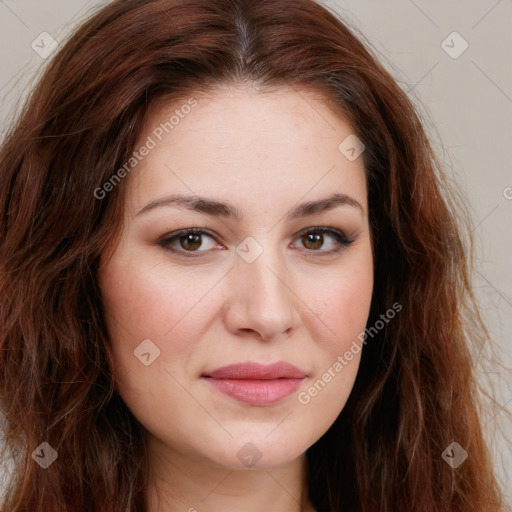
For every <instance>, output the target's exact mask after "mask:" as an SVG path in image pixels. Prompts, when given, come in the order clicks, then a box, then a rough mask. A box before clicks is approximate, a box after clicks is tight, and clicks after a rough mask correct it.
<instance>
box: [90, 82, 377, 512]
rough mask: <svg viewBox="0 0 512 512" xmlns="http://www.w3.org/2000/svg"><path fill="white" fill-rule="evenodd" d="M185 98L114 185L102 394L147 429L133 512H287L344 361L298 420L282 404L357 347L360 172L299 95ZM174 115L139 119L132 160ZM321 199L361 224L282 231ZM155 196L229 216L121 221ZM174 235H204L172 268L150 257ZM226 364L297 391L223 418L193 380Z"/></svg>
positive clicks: (347, 380)
mask: <svg viewBox="0 0 512 512" xmlns="http://www.w3.org/2000/svg"><path fill="white" fill-rule="evenodd" d="M194 98H196V100H197V102H198V104H197V106H196V107H195V108H193V109H192V110H191V112H190V113H189V114H188V115H186V116H184V118H183V119H180V122H179V124H177V125H176V126H175V127H174V129H173V130H172V131H170V132H169V134H167V135H166V136H165V137H164V138H163V140H162V141H161V142H158V144H157V145H156V147H154V148H153V149H152V150H151V151H150V152H149V154H148V155H147V156H145V157H144V158H143V160H142V161H141V162H140V163H139V164H138V166H137V167H136V168H135V169H134V170H132V172H131V174H130V175H129V176H128V177H127V178H125V179H126V180H127V181H126V182H125V183H123V186H127V187H128V190H127V199H126V204H125V218H124V227H123V231H122V234H121V237H120V239H119V242H118V245H117V246H116V247H115V250H114V252H113V255H112V257H111V258H109V259H108V260H105V261H104V262H103V266H102V269H101V271H100V275H99V280H100V286H101V289H102V295H103V302H104V306H105V318H106V322H107V327H108V331H109V334H110V338H111V347H112V354H113V359H114V364H115V368H114V372H115V375H116V378H117V380H118V384H117V389H118V391H119V393H120V395H121V396H122V398H123V400H124V401H125V402H126V404H127V406H128V407H129V409H130V410H131V411H132V413H133V414H134V416H135V417H136V418H137V419H138V420H139V421H140V423H141V424H142V425H143V426H144V427H145V428H146V429H147V431H148V446H149V462H150V468H151V471H150V484H149V487H148V510H149V511H150V512H171V511H190V512H193V511H194V510H197V511H200V512H220V511H225V510H244V511H247V512H256V511H258V512H261V511H268V510H272V511H273V512H281V511H282V512H297V511H300V510H301V507H300V498H301V493H302V492H303V490H304V481H305V480H304V479H305V477H306V473H305V469H306V466H305V451H306V450H307V449H308V448H309V447H310V446H311V445H312V444H314V443H315V442H316V441H317V440H318V439H319V438H320V437H321V436H322V435H323V434H324V433H325V432H326V431H327V429H328V428H329V427H330V426H331V425H332V423H333V422H334V420H335V419H336V417H337V416H338V415H339V413H340V411H341V410H342V409H343V407H344V405H345V403H346V401H347V398H348V396H349V394H350V391H351V389H352V387H353V384H354V380H355V377H356V374H357V371H358V366H359V360H360V353H359V354H356V355H354V357H353V359H352V360H351V361H350V362H348V364H347V365H346V366H344V368H343V370H342V371H340V372H338V373H337V374H336V376H335V377H334V378H331V379H330V382H329V383H327V384H326V385H325V387H323V389H322V390H321V391H320V392H318V393H317V394H316V396H313V397H311V399H310V401H309V402H308V403H307V404H304V403H301V402H300V401H299V400H298V396H299V393H301V392H302V393H303V395H302V396H304V392H307V390H308V389H309V388H310V387H311V386H312V385H313V384H314V383H315V382H317V381H318V380H319V379H321V378H322V374H324V372H326V371H327V369H328V368H329V367H332V366H333V364H334V363H335V362H336V360H337V358H338V356H340V355H341V356H342V355H343V354H344V353H345V352H346V351H347V350H348V349H349V348H350V346H351V345H352V344H353V342H354V340H356V341H357V336H358V334H360V333H361V332H362V331H364V329H365V326H366V321H367V319H368V314H369V308H370V301H371V295H372V289H373V259H372V248H371V233H370V229H369V224H368V214H367V212H368V205H367V198H366V196H367V190H366V180H365V170H364V164H363V159H362V157H359V158H357V159H355V160H354V161H350V160H349V159H347V158H346V157H345V156H344V155H343V154H342V153H341V152H340V150H339V149H338V146H339V144H340V143H341V141H343V140H344V139H345V138H346V137H347V136H348V135H350V134H351V133H353V130H352V129H351V127H350V126H349V125H348V124H347V123H346V122H345V121H344V120H343V119H342V118H340V117H339V116H337V115H335V114H333V113H332V112H331V111H330V110H329V109H327V107H325V106H324V105H323V104H322V103H321V102H320V100H319V99H318V96H315V94H313V93H312V92H311V91H306V90H300V91H298V90H295V89H287V88H282V89H279V90H277V91H274V92H272V93H268V92H267V93H263V92H258V91H257V90H256V89H254V88H252V87H251V86H248V85H243V86H236V87H235V86H229V87H228V86H223V87H218V88H217V89H215V91H214V92H213V93H211V94H209V95H208V96H205V95H196V96H194ZM184 103H185V102H183V103H181V104H173V105H165V107H160V108H158V109H155V110H154V111H152V112H150V113H149V116H148V120H147V123H146V126H145V127H144V130H143V131H142V133H141V136H140V144H139V146H140V145H142V144H143V143H144V142H145V141H146V140H147V137H148V136H151V133H152V130H154V129H155V127H157V126H158V125H159V124H160V123H161V122H162V121H163V120H166V119H168V118H169V117H170V115H172V113H173V111H174V110H175V109H176V108H179V107H180V105H183V104H184ZM139 146H137V147H139ZM335 192H336V193H340V194H346V195H348V196H350V197H351V198H352V199H353V200H354V201H357V202H358V203H359V204H360V206H361V208H358V207H355V206H351V205H349V204H344V205H337V206H336V207H334V208H332V209H330V210H327V211H322V212H317V213H314V214H312V215H308V216H306V217H302V218H296V219H293V220H288V219H287V218H285V215H286V214H287V213H288V212H289V211H290V210H291V209H292V208H294V207H296V206H297V204H299V203H304V202H307V201H315V200H318V199H322V198H326V197H328V196H330V195H331V194H333V193H335ZM170 194H184V195H197V196H205V197H208V198H209V199H215V200H217V201H222V202H226V203H228V204H229V205H232V206H234V207H236V208H237V209H239V210H240V212H241V215H242V218H241V220H234V219H231V218H227V217H221V216H211V215H207V214H205V213H202V212H197V211H190V210H188V209H186V208H184V207H182V206H176V205H171V206H169V205H167V206H164V205H162V206H158V207H154V208H152V209H149V210H147V211H146V212H144V213H141V214H139V215H138V214H137V213H138V212H139V211H140V210H141V209H142V208H144V207H145V206H146V205H148V204H149V203H151V202H152V201H155V200H158V199H160V198H163V197H165V196H168V195H170ZM315 226H331V227H333V228H335V229H337V230H340V231H342V232H343V233H344V234H345V236H346V237H347V238H348V239H349V240H351V241H352V243H351V244H350V245H348V246H343V245H340V244H339V243H338V242H337V241H336V239H335V238H334V237H333V236H332V235H329V234H324V235H323V237H322V234H321V233H320V235H319V236H318V232H315V230H314V229H312V230H311V231H312V234H313V240H311V239H308V238H307V237H306V236H303V234H302V231H304V230H305V229H307V228H314V227H315ZM189 227H196V228H203V229H206V230H208V231H209V232H211V234H212V237H209V236H208V235H201V236H200V237H198V238H196V239H193V240H192V242H190V240H188V244H187V238H186V237H182V238H181V241H180V239H175V240H174V241H173V242H172V245H171V247H174V248H175V249H176V250H178V251H179V250H180V249H181V253H185V254H183V255H182V254H177V253H173V252H171V251H170V250H169V248H168V247H169V246H168V247H167V248H166V247H162V246H161V245H159V244H158V241H159V240H161V239H162V238H164V236H165V235H168V234H172V233H174V232H176V231H178V230H181V229H185V228H189ZM315 233H316V235H317V238H314V235H315ZM247 237H253V238H254V239H255V240H256V241H257V243H258V244H260V246H261V248H262V250H263V252H262V253H261V254H259V255H258V257H257V258H256V259H255V260H254V261H252V262H250V263H248V262H247V261H246V260H245V259H244V258H242V257H241V256H240V254H241V253H238V252H237V251H236V249H237V247H244V245H243V242H244V240H245V239H246V238H247ZM251 247H252V248H251V249H250V251H255V250H257V249H255V247H256V248H257V247H258V246H257V245H256V246H251ZM336 248H340V250H339V251H338V252H332V249H336ZM187 250H188V251H189V253H190V252H193V251H194V250H195V251H196V252H194V254H195V255H198V256H196V257H187V256H186V251H187ZM251 254H253V255H254V254H256V253H255V252H252V253H251ZM145 339H150V340H151V342H152V343H153V344H154V346H156V347H158V349H159V350H160V355H159V356H158V357H157V358H156V359H154V361H153V362H152V363H151V364H149V365H147V366H146V365H144V364H142V363H141V361H140V360H139V359H138V358H137V357H135V356H134V351H135V350H136V349H137V347H138V346H139V345H140V344H141V342H142V341H143V340H145ZM358 344H359V345H360V343H359V342H358ZM150 357H151V358H152V357H153V356H150ZM146 358H147V357H146ZM243 361H257V362H261V363H272V362H276V361H287V362H290V363H292V364H294V365H295V366H297V367H299V368H300V369H302V370H304V371H305V372H306V374H307V377H306V378H305V379H304V380H303V381H302V383H301V384H300V387H299V388H298V390H297V391H296V392H294V393H293V394H292V395H290V396H288V397H286V398H285V399H283V400H281V401H280V402H278V403H276V404H273V405H265V406H259V405H250V404H247V403H242V402H239V401H237V400H235V399H233V398H231V397H229V396H226V395H224V394H221V393H220V392H219V391H217V390H216V389H215V388H213V387H212V386H210V385H209V384H208V383H207V382H205V379H202V378H201V375H202V374H203V373H204V372H207V371H211V370H213V369H215V368H218V367H221V366H224V365H227V364H230V363H237V362H243ZM249 442H250V443H252V444H253V445H254V446H255V447H257V450H258V453H259V454H260V455H261V458H260V459H259V461H258V462H257V463H256V464H255V465H253V466H251V467H248V466H247V464H244V463H243V461H242V460H241V458H239V457H238V456H237V454H238V453H239V451H240V450H243V449H244V447H245V445H246V443H249ZM245 449H247V448H245ZM242 453H243V452H242ZM307 503H308V505H307V507H306V510H314V509H313V508H312V506H311V503H310V502H307Z"/></svg>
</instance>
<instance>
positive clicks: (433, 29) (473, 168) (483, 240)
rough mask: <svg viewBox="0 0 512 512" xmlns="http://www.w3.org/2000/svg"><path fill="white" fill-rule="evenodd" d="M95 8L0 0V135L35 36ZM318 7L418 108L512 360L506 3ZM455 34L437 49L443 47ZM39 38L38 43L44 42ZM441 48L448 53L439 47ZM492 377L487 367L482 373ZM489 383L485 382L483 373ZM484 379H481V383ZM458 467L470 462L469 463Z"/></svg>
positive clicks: (502, 396)
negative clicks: (468, 230)
mask: <svg viewBox="0 0 512 512" xmlns="http://www.w3.org/2000/svg"><path fill="white" fill-rule="evenodd" d="M105 3H107V2H105V1H99V0H90V1H86V0H0V58H1V64H2V66H1V68H0V136H1V134H2V133H3V132H4V129H5V126H6V123H8V122H9V119H10V118H11V116H12V113H13V109H14V108H15V105H16V102H17V101H18V100H19V98H21V97H22V95H23V94H25V93H26V91H27V87H28V86H29V84H30V83H31V80H33V77H34V74H35V73H36V72H37V70H38V69H40V67H41V66H42V65H44V62H45V60H44V59H42V58H41V57H40V56H39V55H38V54H37V53H36V52H35V51H34V50H33V49H32V47H31V43H32V42H33V41H34V40H36V41H39V40H40V39H38V37H39V36H40V34H41V33H42V32H48V33H49V34H50V35H51V36H52V37H53V38H55V39H56V40H57V41H58V42H62V41H63V40H64V38H65V36H66V34H68V33H69V31H70V30H71V29H72V28H73V27H74V26H75V25H76V23H77V22H79V21H80V20H82V19H83V18H84V17H85V16H87V14H89V13H90V12H92V11H93V10H94V9H95V8H96V7H98V6H101V5H103V4H105ZM323 3H324V4H325V5H328V6H330V7H331V8H332V9H334V10H335V11H337V12H338V13H340V14H341V15H342V17H343V18H344V19H345V20H346V21H348V22H349V23H351V24H353V25H355V26H356V27H358V28H359V29H360V30H361V31H362V32H363V33H364V34H365V35H366V37H367V38H368V40H369V41H370V42H371V44H373V46H374V47H375V48H376V50H377V52H378V53H379V55H380V58H381V60H383V61H384V63H385V64H386V66H387V67H388V68H389V69H390V70H391V71H392V73H393V75H394V76H395V77H396V78H397V80H399V83H400V85H401V86H402V88H403V89H404V90H405V91H407V92H408V94H409V96H410V97H411V98H412V99H413V100H414V101H415V103H416V104H417V105H418V106H419V108H420V111H421V113H422V115H423V117H424V120H425V122H426V125H427V128H428V130H429V132H430V134H431V137H432V138H433V141H434V144H435V146H436V148H438V152H439V155H440V157H441V161H442V162H444V164H445V165H446V168H447V170H448V172H449V174H450V176H451V177H452V178H453V180H454V181H455V183H456V184H457V186H458V187H459V188H460V189H461V190H462V191H463V193H465V194H466V196H467V198H468V200H469V206H470V209H471V211H472V216H473V219H472V225H473V228H472V229H473V233H474V235H475V237H476V241H477V250H478V254H477V256H478V258H477V271H476V273H475V291H476V292H477V296H478V298H479V301H480V303H481V305H482V309H483V312H484V315H485V317H486V319H487V322H488V326H489V328H490V332H491V334H492V336H493V339H494V340H495V341H496V350H497V351H498V354H499V357H500V359H501V361H502V362H503V363H504V364H505V365H507V366H508V367H509V368H510V366H511V361H512V343H511V334H512V271H511V258H510V255H511V254H512V250H511V249H512V229H511V227H510V225H511V220H512V172H511V167H512V164H511V162H512V0H472V1H470V0H444V1H441V0H391V1H383V0H380V1H378V0H347V1H345V0H338V1H333V0H332V1H325V2H323ZM454 31H456V32H458V34H460V36H459V35H451V36H450V37H449V38H448V39H447V43H445V45H444V48H445V49H446V50H448V51H449V52H451V53H452V56H457V53H459V52H460V51H461V50H462V49H463V48H464V46H465V43H464V41H466V42H467V44H468V48H467V49H466V51H464V52H463V53H462V54H461V55H460V56H457V58H453V57H452V56H450V55H449V54H448V53H447V52H446V51H445V49H443V47H442V42H443V41H444V40H445V39H446V38H447V37H448V36H449V35H450V34H452V33H453V32H454ZM44 37H46V36H44ZM446 45H449V46H450V47H451V48H450V47H447V46H446ZM488 371H489V372H491V371H492V368H488ZM489 375H491V374H489ZM482 377H484V375H482ZM492 377H493V379H494V380H495V381H496V383H497V385H498V392H497V395H496V406H495V410H494V412H492V413H490V414H489V415H488V416H487V417H486V420H485V421H486V424H485V426H484V432H485V434H486V435H487V437H488V438H489V439H490V440H495V441H496V443H495V445H494V450H495V466H496V469H497V471H498V473H499V475H500V476H501V478H502V480H503V482H504V484H505V488H506V489H508V491H507V492H508V494H509V497H508V499H509V500H510V494H512V490H511V489H512V450H511V448H510V446H507V444H506V443H505V442H504V439H503V437H502V435H500V433H499V431H498V432H497V431H496V428H497V427H500V428H501V429H502V430H504V431H505V432H506V433H508V434H509V436H510V437H512V435H511V434H512V425H511V423H510V421H509V420H508V419H507V416H506V414H505V413H504V412H503V408H506V409H508V410H510V409H511V405H512V386H511V383H510V382H506V381H502V382H500V381H499V380H497V378H496V377H495V376H493V375H492ZM465 463H471V461H470V459H468V461H467V462H465Z"/></svg>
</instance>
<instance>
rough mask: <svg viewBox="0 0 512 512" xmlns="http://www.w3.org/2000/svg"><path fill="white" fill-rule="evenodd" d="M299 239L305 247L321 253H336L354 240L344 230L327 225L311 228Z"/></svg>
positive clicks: (310, 250)
mask: <svg viewBox="0 0 512 512" xmlns="http://www.w3.org/2000/svg"><path fill="white" fill-rule="evenodd" d="M298 240H300V242H301V245H302V247H303V248H304V249H306V250H307V251H309V252H317V253H319V254H330V253H334V252H336V251H339V250H340V249H342V248H343V247H347V246H349V245H350V244H351V243H352V242H353V240H349V239H348V238H347V237H346V236H345V234H344V233H343V232H342V231H339V230H338V229H334V228H328V227H326V226H319V227H315V228H310V229H309V230H308V231H304V232H302V234H301V235H300V237H299V239H298Z"/></svg>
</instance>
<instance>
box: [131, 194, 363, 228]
mask: <svg viewBox="0 0 512 512" xmlns="http://www.w3.org/2000/svg"><path fill="white" fill-rule="evenodd" d="M162 206H167V207H173V206H176V207H183V208H186V209H187V210H191V211H195V212H200V213H205V214H206V215H210V216H212V217H226V218H231V219H234V220H238V221H240V220H241V219H242V212H241V210H240V209H238V208H235V207H234V206H232V205H230V204H228V203H223V202H220V201H215V200H213V199H209V198H207V197H200V196H184V195H170V196H166V197H162V198H159V199H154V200H153V201H151V202H150V203H148V204H147V205H146V206H144V207H143V208H142V209H141V210H140V211H139V212H138V213H137V214H136V216H139V215H142V214H144V213H146V212H149V211H151V210H154V209H155V208H159V207H162ZM337 206H351V207H353V208H356V209H358V210H360V212H361V213H362V214H364V209H363V207H362V206H361V203H359V202H358V201H356V200H355V199H354V198H352V197H350V196H348V195H346V194H342V193H336V194H332V195H330V196H328V197H325V198H323V199H318V200H316V201H308V202H306V203H302V204H299V205H298V206H296V207H295V208H293V209H292V210H291V211H289V212H288V213H287V215H286V219H287V220H294V219H298V218H302V217H307V216H308V215H313V214H315V213H321V212H325V211H328V210H332V209H333V208H336V207H337Z"/></svg>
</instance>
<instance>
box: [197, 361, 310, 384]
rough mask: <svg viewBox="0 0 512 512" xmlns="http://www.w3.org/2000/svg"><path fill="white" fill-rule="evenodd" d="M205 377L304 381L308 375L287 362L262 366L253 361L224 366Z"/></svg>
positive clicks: (206, 374) (204, 375) (205, 374)
mask: <svg viewBox="0 0 512 512" xmlns="http://www.w3.org/2000/svg"><path fill="white" fill-rule="evenodd" d="M202 376H203V377H212V378H214V379H247V380H250V379H253V380H256V379H257V380H267V379H269V380H270V379H280V378H284V379H303V378H304V377H305V376H306V374H305V373H304V372H303V371H302V370H300V369H299V368H297V367H296V366H294V365H293V364H290V363H287V362H285V361H279V362H277V363H273V364H261V363H255V362H252V361H247V362H244V363H235V364H230V365H227V366H222V367H221V368H217V369H216V370H213V371H211V372H208V373H204V374H203V375H202Z"/></svg>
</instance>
